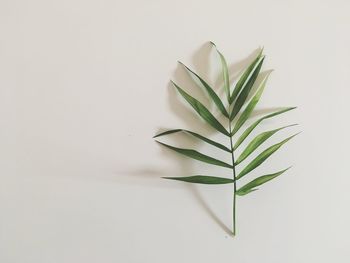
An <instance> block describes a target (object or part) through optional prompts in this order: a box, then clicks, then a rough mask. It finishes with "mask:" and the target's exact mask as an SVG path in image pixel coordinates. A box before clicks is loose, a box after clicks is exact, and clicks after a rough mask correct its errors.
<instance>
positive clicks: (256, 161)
mask: <svg viewBox="0 0 350 263" xmlns="http://www.w3.org/2000/svg"><path fill="white" fill-rule="evenodd" d="M296 135H297V134H294V135H292V136H290V137H288V138H287V139H284V140H283V141H281V142H279V143H276V144H274V145H272V146H270V147H269V148H267V149H266V150H264V151H263V152H262V153H260V154H259V155H258V156H257V157H256V158H255V159H254V160H253V161H251V162H250V163H249V164H248V165H247V166H246V167H245V168H244V169H243V170H242V171H241V172H240V173H239V174H238V176H237V177H236V178H237V179H240V178H242V177H243V176H244V175H246V174H247V173H249V172H251V171H252V170H254V169H255V168H257V167H258V166H259V165H260V164H262V163H263V162H264V161H265V160H266V159H267V158H269V157H270V156H271V155H272V154H273V153H274V152H276V151H277V150H278V149H279V148H280V147H281V146H282V145H283V144H285V143H286V142H287V141H289V140H290V139H292V138H293V137H294V136H296Z"/></svg>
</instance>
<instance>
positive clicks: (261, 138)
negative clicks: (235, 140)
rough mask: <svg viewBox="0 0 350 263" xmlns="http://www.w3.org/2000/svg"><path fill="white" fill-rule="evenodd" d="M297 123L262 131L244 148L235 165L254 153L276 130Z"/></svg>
mask: <svg viewBox="0 0 350 263" xmlns="http://www.w3.org/2000/svg"><path fill="white" fill-rule="evenodd" d="M295 125H296V124H292V125H287V126H284V127H281V128H278V129H274V130H271V131H266V132H263V133H260V134H259V135H257V136H256V137H255V138H254V139H253V140H252V141H251V142H250V143H249V144H248V146H247V147H246V148H245V149H244V150H243V152H242V153H241V155H240V156H239V157H238V158H237V161H236V162H235V165H238V164H239V163H241V162H242V161H244V160H245V159H246V158H247V157H248V156H249V155H250V154H251V153H253V152H254V151H255V150H256V149H257V148H258V147H259V146H260V145H261V144H262V143H264V142H265V141H266V140H267V139H268V138H270V137H271V136H272V135H274V134H275V133H276V132H278V131H280V130H283V129H285V128H288V127H291V126H295Z"/></svg>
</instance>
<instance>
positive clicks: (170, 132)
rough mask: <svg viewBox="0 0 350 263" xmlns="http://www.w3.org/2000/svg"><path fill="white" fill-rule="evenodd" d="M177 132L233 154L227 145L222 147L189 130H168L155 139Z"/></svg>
mask: <svg viewBox="0 0 350 263" xmlns="http://www.w3.org/2000/svg"><path fill="white" fill-rule="evenodd" d="M177 132H184V133H187V134H190V135H192V136H194V137H196V138H198V139H200V140H202V141H204V142H206V143H208V144H211V145H213V146H215V147H217V148H219V149H222V150H224V151H226V152H229V153H231V150H230V149H229V148H227V147H226V146H225V145H222V144H221V143H218V142H215V141H213V140H210V139H208V138H206V137H204V136H202V135H200V134H198V133H195V132H192V131H189V130H185V129H174V130H168V131H165V132H162V133H159V134H157V135H155V136H154V137H153V138H157V137H160V136H164V135H169V134H172V133H177Z"/></svg>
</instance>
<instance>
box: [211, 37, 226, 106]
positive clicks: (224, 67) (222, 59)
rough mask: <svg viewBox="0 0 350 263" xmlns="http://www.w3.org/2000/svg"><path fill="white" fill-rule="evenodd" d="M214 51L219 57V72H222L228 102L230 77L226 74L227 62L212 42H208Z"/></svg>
mask: <svg viewBox="0 0 350 263" xmlns="http://www.w3.org/2000/svg"><path fill="white" fill-rule="evenodd" d="M210 43H211V44H212V45H213V46H214V47H215V49H216V52H217V53H218V54H219V57H220V61H221V68H222V69H221V70H222V77H223V80H224V90H225V93H226V96H227V101H230V77H229V73H228V67H227V62H226V59H225V57H224V55H222V53H221V52H220V51H219V50H218V48H217V47H216V45H215V44H214V43H213V42H210Z"/></svg>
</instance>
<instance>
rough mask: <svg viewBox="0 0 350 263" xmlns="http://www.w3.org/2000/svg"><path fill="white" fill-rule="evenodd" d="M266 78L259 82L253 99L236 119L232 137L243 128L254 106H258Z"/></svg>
mask: <svg viewBox="0 0 350 263" xmlns="http://www.w3.org/2000/svg"><path fill="white" fill-rule="evenodd" d="M268 77H269V75H267V76H266V77H265V79H264V80H263V81H262V82H261V84H260V86H259V89H258V91H257V92H256V94H255V95H254V97H253V98H252V99H251V100H250V102H249V104H248V105H247V107H246V108H245V109H244V111H243V112H242V114H241V116H240V117H239V118H238V120H237V122H236V124H235V126H234V128H233V131H232V135H234V134H235V133H236V132H237V131H238V130H239V129H240V128H241V127H242V126H243V124H244V123H245V122H246V121H247V120H248V118H249V117H250V115H251V114H252V112H253V110H254V108H255V106H256V105H257V104H258V102H259V100H260V98H261V94H262V93H263V91H264V89H265V86H266V81H267V79H268Z"/></svg>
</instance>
